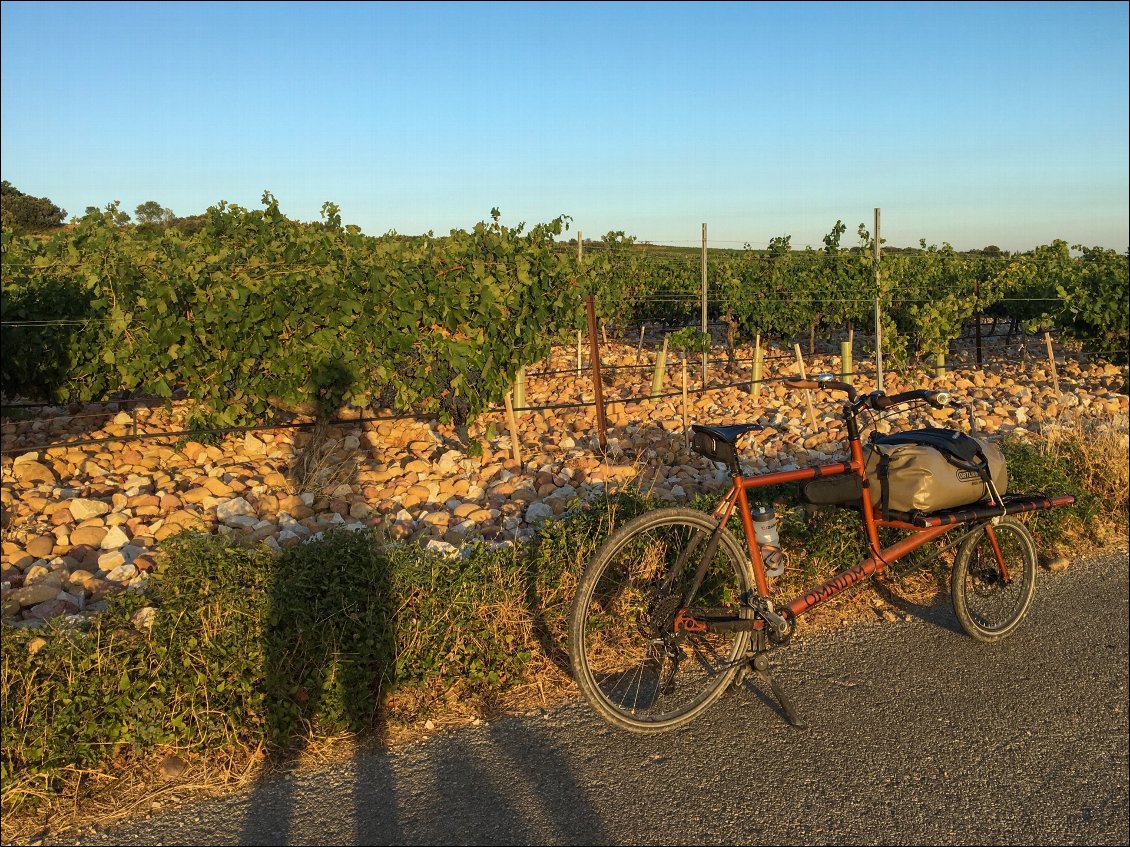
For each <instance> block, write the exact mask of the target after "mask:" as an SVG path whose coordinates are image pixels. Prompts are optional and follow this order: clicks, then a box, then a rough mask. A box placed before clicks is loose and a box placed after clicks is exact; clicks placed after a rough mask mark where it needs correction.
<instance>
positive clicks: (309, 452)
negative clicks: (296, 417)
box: [289, 420, 359, 494]
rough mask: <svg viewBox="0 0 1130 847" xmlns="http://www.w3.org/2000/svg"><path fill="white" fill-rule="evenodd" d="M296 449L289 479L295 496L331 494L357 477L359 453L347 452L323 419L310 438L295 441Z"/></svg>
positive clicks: (312, 431) (311, 432) (310, 434)
mask: <svg viewBox="0 0 1130 847" xmlns="http://www.w3.org/2000/svg"><path fill="white" fill-rule="evenodd" d="M299 443H301V446H299ZM295 447H296V458H295V462H294V468H293V470H292V472H291V475H290V479H289V482H290V485H291V493H292V494H301V493H303V492H307V491H309V492H313V493H317V494H329V493H332V492H333V490H334V489H335V488H337V487H338V486H339V485H348V484H349V483H351V482H352V481H353V480H354V479H355V478H356V476H357V468H358V464H359V459H358V457H357V453H356V451H350V452H349V453H345V451H344V450H342V441H341V439H340V438H338V437H337V435H336V432H335V429H334V428H333V427H331V426H330V425H329V424H328V423H326V421H324V420H321V421H319V422H318V423H316V424H315V425H314V428H313V429H311V430H310V433H309V435H308V436H307V437H305V438H300V439H296V443H295ZM339 451H341V452H340V453H339Z"/></svg>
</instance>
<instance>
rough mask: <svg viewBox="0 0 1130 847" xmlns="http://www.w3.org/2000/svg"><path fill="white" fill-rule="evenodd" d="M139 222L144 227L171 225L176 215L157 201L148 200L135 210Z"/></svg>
mask: <svg viewBox="0 0 1130 847" xmlns="http://www.w3.org/2000/svg"><path fill="white" fill-rule="evenodd" d="M133 213H134V215H135V216H136V217H137V222H138V223H139V224H141V225H142V226H157V225H160V224H168V223H171V222H172V220H173V218H174V217H175V215H174V214H173V210H172V209H166V208H165V207H164V206H162V205H161V204H160V203H158V202H157V201H156V200H146V201H145V202H144V203H142V204H140V205H139V206H138V207H137V208H136V209H134V210H133Z"/></svg>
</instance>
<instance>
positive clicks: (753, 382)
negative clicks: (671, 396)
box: [749, 332, 762, 400]
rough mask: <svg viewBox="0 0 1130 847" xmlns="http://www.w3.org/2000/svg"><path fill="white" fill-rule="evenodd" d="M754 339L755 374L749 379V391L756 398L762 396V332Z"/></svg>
mask: <svg viewBox="0 0 1130 847" xmlns="http://www.w3.org/2000/svg"><path fill="white" fill-rule="evenodd" d="M753 339H754V340H753V376H752V379H750V381H749V393H750V394H752V395H753V399H754V400H756V399H758V398H759V397H760V396H761V371H762V367H761V365H762V353H761V333H760V332H759V333H757V335H755V336H754V337H753Z"/></svg>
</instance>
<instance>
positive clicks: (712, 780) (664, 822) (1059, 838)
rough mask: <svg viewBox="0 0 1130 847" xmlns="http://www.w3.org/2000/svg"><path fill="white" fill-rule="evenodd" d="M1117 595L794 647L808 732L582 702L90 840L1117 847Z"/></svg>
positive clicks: (782, 668)
mask: <svg viewBox="0 0 1130 847" xmlns="http://www.w3.org/2000/svg"><path fill="white" fill-rule="evenodd" d="M1127 596H1128V586H1127V554H1126V551H1125V550H1122V551H1118V552H1115V553H1112V554H1107V555H1104V556H1102V557H1099V558H1095V559H1090V560H1086V561H1083V562H1078V563H1075V564H1073V565H1072V566H1071V567H1070V568H1069V569H1068V570H1067V571H1064V572H1062V573H1057V574H1052V573H1048V572H1046V571H1041V573H1040V579H1039V585H1038V587H1037V593H1036V600H1035V603H1034V605H1033V609H1032V612H1031V613H1030V615H1029V618H1028V620H1027V621H1026V622H1025V624H1024V626H1023V627H1022V628H1021V629H1020V630H1019V631H1018V632H1017V634H1015V635H1014V636H1013V637H1012V638H1010V639H1008V640H1006V641H1005V642H1004V643H1001V644H996V645H981V644H978V643H977V642H974V641H973V640H972V639H970V638H968V637H967V636H965V635H964V634H963V633H962V632H961V631H960V629H959V628H958V626H957V623H956V621H955V620H954V618H953V615H952V612H951V611H950V610H949V608H948V606H936V607H934V608H930V609H917V610H914V611H915V612H916V617H915V619H914V620H912V621H899V622H894V623H889V622H876V623H875V624H861V625H857V626H855V627H852V628H850V629H848V630H846V631H841V632H838V633H831V634H827V635H822V636H811V637H808V638H804V639H802V640H800V641H798V642H797V643H795V644H793V645H790V646H789V647H787V648H784V649H782V650H778V651H776V652H775V653H774V654H773V656H774V658H775V661H776V667H777V671H776V672H777V674H778V677H779V679H780V681H781V683H782V684H783V685H784V686H786V690H788V691H789V692H790V693H791V694H792V696H793V698H794V700H795V701H796V702H797V705H798V708H799V710H800V712H801V714H802V716H803V717H804V718H805V719H806V720H807V721H808V723H809V728H808V729H805V730H798V729H794V728H791V727H789V726H788V725H787V724H786V723H785V722H784V721H783V720H782V719H781V717H780V715H779V714H778V712H777V711H776V710H775V708H774V707H773V706H772V704H771V702H769V701H767V699H766V693H765V692H764V691H763V689H762V687H761V686H760V684H757V685H756V686H754V687H751V688H748V689H747V690H745V691H735V692H731V693H729V694H727V696H726V697H725V698H724V699H723V700H722V701H721V702H720V703H719V704H717V705H716V706H714V707H713V708H712V709H710V710H709V711H708V712H707V713H706V714H705V715H704V716H702V717H701V718H700V719H699V720H698V721H696V722H695V723H693V724H692V725H691V726H690V727H688V728H686V729H684V730H681V731H679V732H676V733H672V734H667V735H662V736H658V737H655V736H650V737H636V736H633V735H629V734H626V733H623V732H621V731H618V730H615V729H612V728H610V727H608V726H606V725H605V724H603V723H602V722H601V721H600V720H599V719H598V718H596V717H595V716H594V715H593V714H592V713H591V712H590V711H589V709H588V708H587V707H586V706H585V705H584V704H582V703H581V702H579V701H578V702H575V703H573V704H570V705H568V706H565V707H564V708H561V709H558V710H555V711H552V712H549V713H546V714H544V715H540V716H537V717H529V716H527V717H521V718H508V719H505V720H501V721H496V722H493V723H489V724H484V725H483V726H480V727H473V728H467V729H463V730H459V731H456V732H452V733H450V734H445V735H441V736H438V737H433V738H432V739H429V740H428V741H425V742H421V743H419V744H416V745H414V746H412V747H409V748H406V749H403V750H400V751H397V752H395V753H392V754H390V753H388V752H387V751H380V750H378V751H373V752H368V753H366V754H364V755H361V756H358V757H357V758H356V759H354V760H353V761H352V762H351V763H350V764H349V765H348V766H343V767H336V768H332V769H327V770H324V771H320V772H317V773H310V774H305V775H302V776H300V777H297V778H293V779H289V780H285V781H281V782H275V783H271V784H263V785H260V786H258V787H257V788H256V789H254V790H252V791H249V792H246V793H242V794H238V795H233V796H230V797H227V798H223V799H219V800H212V801H206V802H200V803H192V804H189V803H185V804H184V805H182V806H180V807H178V808H177V809H176V810H175V811H170V812H168V813H165V814H162V815H161V816H160V817H154V818H153V819H152V820H151V821H146V822H140V823H136V824H133V825H130V826H126V827H122V828H117V829H113V830H110V831H106V832H95V833H89V834H87V835H84V837H83V838H82V840H81V841H80V842H78V843H82V844H91V845H94V844H123V845H132V844H244V845H249V844H788V843H808V844H830V843H835V844H985V845H989V844H1089V845H1096V844H1126V843H1127V842H1128V841H1130V834H1128V826H1127V805H1128V802H1130V797H1128V788H1127V783H1128V778H1127V768H1128V759H1127V737H1128V728H1127V706H1128V703H1127V645H1128V642H1130V634H1128V624H1127ZM69 843H75V842H74V841H71V842H69Z"/></svg>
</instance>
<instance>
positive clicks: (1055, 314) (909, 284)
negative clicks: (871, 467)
mask: <svg viewBox="0 0 1130 847" xmlns="http://www.w3.org/2000/svg"><path fill="white" fill-rule="evenodd" d="M844 231H845V227H844V225H843V224H842V223H840V222H838V221H837V223H836V225H835V227H833V229H832V231H831V232H830V233H829V234H828V235H827V236H825V237H824V244H825V247H824V249H823V250H812V249H807V250H796V251H794V250H792V249H790V245H789V238H788V236H784V237H780V238H774V239H772V241H771V242H770V244H769V249H768V250H766V251H754V250H750V249H746V250H744V251H726V252H719V254H718V255H715V254H711V256H710V258H709V268H708V275H709V312H710V315H709V316H710V319H711V320H712V321H720V322H722V323H723V324H728V325H729V326H730V327H731V328H732V332H733V337H735V338H737V339H745V340H748V339H752V337H753V336H754V334H758V333H760V334H762V335H769V336H775V337H777V338H782V339H789V338H793V337H795V336H797V335H799V334H801V333H803V332H805V331H806V330H808V329H810V328H811V327H814V326H815V327H820V328H822V329H823V330H825V331H828V330H837V329H840V328H843V327H846V326H853V327H860V328H862V329H863V330H864V331H866V330H867V329H868V328H869V327H873V326H874V314H875V312H874V307H875V299H876V297H878V298H879V300H880V303H881V306H882V309H881V311H882V315H883V323H884V327H883V338H884V356H885V357H888V358H889V359H890V361H891V363H893V364H895V365H896V366H898V365H905V364H909V363H910V362H912V361H913V360H916V359H917V358H919V357H921V356H924V355H929V354H933V353H938V352H945V351H946V349H947V347H948V345H949V343H950V342H951V341H953V340H954V339H956V338H958V336H959V335H960V334H961V332H962V329H963V327H964V326H965V325H966V323H967V322H968V321H969V319H970V318H972V317H973V316H974V315H975V314H977V313H978V312H981V313H984V314H988V315H992V316H998V317H1005V318H1007V319H1010V320H1011V321H1013V322H1015V324H1017V325H1020V326H1022V327H1023V328H1024V329H1025V330H1027V331H1030V332H1031V331H1036V330H1043V329H1054V330H1055V331H1056V332H1057V334H1059V335H1060V336H1061V337H1064V338H1071V339H1076V340H1080V341H1084V342H1086V343H1088V345H1089V346H1090V347H1091V348H1092V349H1094V350H1099V351H1102V352H1103V353H1105V354H1107V355H1110V356H1112V357H1115V358H1117V354H1118V353H1119V352H1120V351H1121V353H1122V358H1123V360H1124V359H1125V350H1126V347H1127V315H1128V313H1130V300H1128V296H1127V291H1128V277H1130V273H1128V269H1130V261H1128V259H1130V257H1128V256H1127V254H1124V253H1122V254H1120V253H1118V252H1117V251H1115V250H1110V249H1106V248H1101V247H1083V246H1081V245H1076V246H1075V247H1074V248H1069V247H1068V245H1067V243H1066V242H1064V241H1060V240H1057V241H1055V242H1053V243H1052V244H1050V245H1043V246H1040V247H1037V248H1036V249H1034V250H1032V251H1030V252H1027V253H1023V254H1017V255H1011V256H1002V255H983V254H976V253H958V252H957V251H955V250H954V249H953V248H952V247H951V246H949V245H948V244H947V245H943V246H942V247H937V246H927V245H926V243H925V241H923V242H922V243H921V248H920V249H919V250H917V251H913V252H906V251H899V252H890V253H883V255H882V258H881V264H880V273H879V275H878V279H877V278H876V273H875V259H874V240H873V237H872V236H871V234H870V233H869V232H868V231H867V230H866V229H865V227H864V226H863V225H862V224H861V225H860V226H859V229H858V244H857V245H854V246H852V247H843V246H841V237H842V235H843V233H844ZM1072 249H1074V251H1075V253H1076V254H1077V255H1072ZM700 261H701V260H700V258H699V257H698V256H697V255H694V254H693V253H692V252H691V251H686V252H684V253H682V254H681V255H679V254H674V253H669V254H668V255H662V254H660V255H656V254H654V253H651V252H649V251H647V250H642V249H640V248H639V247H637V246H635V245H634V244H632V243H631V239H625V238H623V237H622V234H621V233H609V235H607V236H606V237H605V238H604V240H603V241H602V242H601V244H600V249H599V250H598V251H597V253H596V255H595V256H594V257H593V258H592V260H591V262H590V263H589V266H588V267H587V268H586V274H587V278H588V279H589V281H590V283H591V284H592V287H593V288H594V290H595V291H596V293H597V296H598V302H601V303H602V306H603V313H602V314H603V317H604V318H605V319H606V320H608V321H609V322H611V323H614V324H619V325H621V326H627V325H630V324H636V325H638V324H639V323H640V322H644V321H657V322H660V323H664V324H667V325H669V326H693V325H697V324H698V322H699V320H700V314H701V312H700V309H701V300H700V297H701V264H700Z"/></svg>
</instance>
